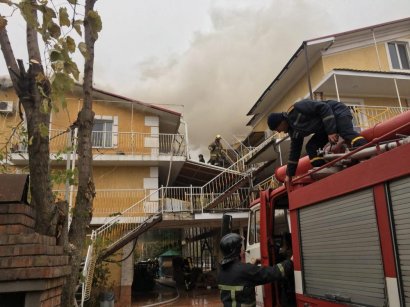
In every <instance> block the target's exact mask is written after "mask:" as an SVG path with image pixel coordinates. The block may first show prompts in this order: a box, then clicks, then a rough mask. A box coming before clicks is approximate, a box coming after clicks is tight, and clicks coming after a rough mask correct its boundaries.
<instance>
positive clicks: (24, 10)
mask: <svg viewBox="0 0 410 307" xmlns="http://www.w3.org/2000/svg"><path fill="white" fill-rule="evenodd" d="M18 7H19V8H20V13H21V15H22V16H23V18H24V19H25V20H26V22H27V23H28V24H29V25H30V26H32V27H36V26H37V19H36V18H35V17H34V15H33V9H34V8H35V6H34V5H32V4H31V2H30V1H28V0H24V1H21V2H20V3H19V4H18Z"/></svg>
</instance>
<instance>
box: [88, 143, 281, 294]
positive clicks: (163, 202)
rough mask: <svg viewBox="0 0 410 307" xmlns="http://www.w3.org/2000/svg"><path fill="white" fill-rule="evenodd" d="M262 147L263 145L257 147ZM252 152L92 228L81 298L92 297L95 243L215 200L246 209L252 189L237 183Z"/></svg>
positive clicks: (105, 244) (109, 242)
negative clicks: (203, 179) (202, 178)
mask: <svg viewBox="0 0 410 307" xmlns="http://www.w3.org/2000/svg"><path fill="white" fill-rule="evenodd" d="M272 137H274V136H272ZM262 145H263V144H261V145H260V146H261V147H262ZM259 149H260V147H257V148H255V150H259ZM251 155H252V152H249V153H248V154H247V155H245V156H243V157H242V158H240V159H239V160H238V161H237V162H236V163H234V164H232V165H231V166H230V167H228V168H226V169H224V171H223V172H222V173H220V174H219V175H218V176H216V177H215V178H213V179H212V180H211V181H209V182H208V183H206V184H205V185H203V186H201V187H193V186H190V187H161V188H159V189H158V190H156V191H154V192H152V193H150V194H149V195H146V196H145V197H144V198H143V199H141V200H139V201H138V202H135V203H134V204H133V205H132V206H130V207H129V208H127V209H126V210H124V211H122V212H120V213H118V214H116V216H114V217H112V218H111V219H109V221H108V222H107V223H105V224H104V225H102V226H101V227H99V228H98V229H97V230H95V231H93V234H92V237H91V238H92V242H91V244H90V246H89V253H88V254H89V255H90V257H87V261H86V265H85V267H84V273H83V274H84V276H85V278H84V284H83V287H84V289H83V293H84V299H82V301H84V300H87V299H88V298H89V295H90V291H91V283H92V276H93V274H94V266H95V262H96V259H97V257H98V251H97V250H96V247H95V246H96V242H98V245H99V248H109V247H110V246H114V245H115V244H117V243H118V242H119V241H121V240H124V239H123V238H125V237H127V235H129V234H131V233H132V232H133V231H135V229H136V228H137V227H138V225H141V224H142V223H149V221H150V220H153V219H154V218H156V217H157V216H159V215H162V214H164V213H165V214H166V213H175V212H191V213H194V212H204V209H206V208H207V207H208V205H209V204H212V203H215V206H213V207H212V210H214V211H229V210H234V211H236V210H247V209H248V205H249V200H250V197H251V192H250V188H242V187H241V186H239V185H238V184H240V183H241V182H242V181H244V180H247V179H248V178H249V177H250V176H251V175H252V171H253V170H255V166H252V167H251V166H247V165H245V163H244V162H245V161H246V159H248V158H249V157H250V156H251ZM228 190H230V192H229V193H227V191H228ZM225 193H227V195H225ZM97 195H98V194H97ZM97 197H98V196H97ZM86 269H87V270H86Z"/></svg>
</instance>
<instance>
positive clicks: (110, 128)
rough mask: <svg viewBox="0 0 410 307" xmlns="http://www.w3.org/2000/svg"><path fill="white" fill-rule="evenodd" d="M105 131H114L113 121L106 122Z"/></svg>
mask: <svg viewBox="0 0 410 307" xmlns="http://www.w3.org/2000/svg"><path fill="white" fill-rule="evenodd" d="M105 131H112V122H105Z"/></svg>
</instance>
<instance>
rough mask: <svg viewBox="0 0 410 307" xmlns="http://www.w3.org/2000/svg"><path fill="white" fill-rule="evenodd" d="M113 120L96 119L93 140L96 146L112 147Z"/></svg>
mask: <svg viewBox="0 0 410 307" xmlns="http://www.w3.org/2000/svg"><path fill="white" fill-rule="evenodd" d="M112 126H113V122H112V121H111V120H95V121H94V125H93V133H92V142H93V146H94V147H112Z"/></svg>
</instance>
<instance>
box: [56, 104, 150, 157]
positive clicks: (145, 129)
mask: <svg viewBox="0 0 410 307" xmlns="http://www.w3.org/2000/svg"><path fill="white" fill-rule="evenodd" d="M81 106H82V101H81V100H79V99H77V98H68V99H67V108H66V109H59V111H58V112H56V111H53V113H52V119H51V129H53V130H57V131H55V132H53V133H54V134H58V131H62V130H66V129H67V128H68V127H69V126H70V125H71V124H72V123H73V122H74V121H75V119H76V118H77V114H78V112H79V110H80V109H81ZM93 110H94V113H95V118H96V119H98V118H99V117H100V116H109V117H117V118H118V144H117V146H113V148H103V149H99V152H101V151H102V150H103V151H104V152H105V153H109V154H116V153H119V152H121V153H129V152H134V153H139V154H150V153H151V151H150V148H145V147H144V145H145V143H144V142H145V138H146V137H149V135H147V134H150V133H151V127H149V126H146V125H145V116H152V115H151V114H150V113H148V112H141V111H139V110H138V109H137V108H135V107H132V106H131V104H130V103H120V102H114V101H101V100H96V101H94V102H93ZM132 132H133V133H134V134H132ZM143 134H145V135H143ZM66 138H67V136H66V135H65V134H64V135H61V136H59V137H57V138H55V139H53V142H52V143H51V150H52V151H53V152H55V151H57V150H62V149H63V148H64V147H65V144H66V142H67V141H66ZM95 151H96V150H94V153H96V152H95Z"/></svg>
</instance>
